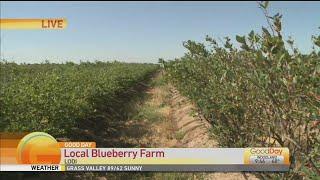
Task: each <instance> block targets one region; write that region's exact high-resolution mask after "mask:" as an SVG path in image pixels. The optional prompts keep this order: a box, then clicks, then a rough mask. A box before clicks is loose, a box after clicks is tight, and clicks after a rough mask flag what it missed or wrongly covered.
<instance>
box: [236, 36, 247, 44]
mask: <svg viewBox="0 0 320 180" xmlns="http://www.w3.org/2000/svg"><path fill="white" fill-rule="evenodd" d="M236 40H237V41H238V42H239V43H246V39H245V37H244V36H238V35H236Z"/></svg>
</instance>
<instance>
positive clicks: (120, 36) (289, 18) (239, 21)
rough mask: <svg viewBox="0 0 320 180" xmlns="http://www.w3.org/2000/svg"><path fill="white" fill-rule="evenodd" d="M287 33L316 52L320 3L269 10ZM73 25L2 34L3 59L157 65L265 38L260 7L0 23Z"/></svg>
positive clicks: (44, 7)
mask: <svg viewBox="0 0 320 180" xmlns="http://www.w3.org/2000/svg"><path fill="white" fill-rule="evenodd" d="M270 7H271V9H272V11H271V14H272V13H275V12H280V13H281V14H283V33H284V35H285V36H293V37H294V40H295V41H296V44H297V46H298V48H299V49H300V50H301V51H302V52H310V51H311V47H312V43H311V35H315V34H319V33H320V31H319V29H318V27H319V26H320V2H271V3H270ZM62 17H64V18H67V20H68V27H67V28H66V29H65V30H62V31H61V30H59V31H58V30H1V33H0V34H1V58H4V59H7V60H9V61H15V62H18V63H20V62H27V63H38V62H43V61H44V60H45V59H48V60H50V61H51V62H65V61H74V62H79V61H80V60H83V61H86V60H88V61H94V60H119V61H126V62H157V61H158V58H165V59H172V58H176V57H180V56H183V54H184V53H185V52H186V50H185V48H184V47H183V46H182V42H183V41H185V40H189V39H190V40H196V41H203V40H204V38H205V36H206V35H210V36H213V37H215V38H218V37H220V38H223V37H224V36H229V37H231V38H232V39H234V38H235V35H237V34H238V35H244V34H247V33H249V32H250V31H251V30H255V31H258V32H260V31H261V26H267V24H266V20H265V18H264V16H263V14H262V12H261V10H260V9H259V8H258V5H257V3H256V2H3V1H1V18H62Z"/></svg>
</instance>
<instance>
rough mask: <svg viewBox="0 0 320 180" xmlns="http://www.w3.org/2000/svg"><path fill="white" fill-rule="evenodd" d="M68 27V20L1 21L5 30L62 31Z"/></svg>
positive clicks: (0, 23) (0, 24) (2, 19)
mask: <svg viewBox="0 0 320 180" xmlns="http://www.w3.org/2000/svg"><path fill="white" fill-rule="evenodd" d="M66 27H67V19H66V18H49V19H22V18H21V19H17V18H14V19H12V18H11V19H8V18H1V19H0V29H4V30H28V29H30V30H32V29H42V30H62V29H65V28H66Z"/></svg>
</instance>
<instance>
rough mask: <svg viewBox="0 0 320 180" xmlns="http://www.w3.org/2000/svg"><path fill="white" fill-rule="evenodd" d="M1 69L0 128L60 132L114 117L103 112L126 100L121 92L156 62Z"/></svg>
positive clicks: (141, 78) (147, 73) (143, 76)
mask: <svg viewBox="0 0 320 180" xmlns="http://www.w3.org/2000/svg"><path fill="white" fill-rule="evenodd" d="M0 68H1V69H0V72H1V74H0V77H1V81H0V82H1V86H0V87H1V88H0V107H1V109H0V131H2V132H3V131H10V132H32V131H43V132H48V133H49V134H51V135H53V136H55V137H62V136H65V135H69V134H72V131H73V129H74V128H76V127H78V126H79V125H80V124H84V125H85V126H89V125H90V124H93V125H95V126H101V125H102V124H101V122H102V121H100V122H99V119H100V120H101V118H103V119H104V120H105V119H108V121H110V123H112V121H117V119H114V117H112V116H110V113H109V114H108V112H112V111H116V110H115V109H116V108H118V107H116V106H117V102H118V101H120V99H124V101H126V99H125V98H126V97H123V94H124V93H125V92H126V91H128V90H129V89H130V88H131V87H133V86H134V85H135V84H137V83H138V82H141V81H144V80H145V79H146V78H148V76H150V74H152V73H153V72H155V70H156V69H157V66H156V65H152V64H130V63H119V62H113V63H102V62H96V63H81V64H79V65H78V64H73V63H67V64H49V63H44V64H32V65H27V64H22V65H17V64H14V63H1V64H0ZM90 121H93V122H90ZM106 125H108V123H106V124H103V126H106ZM73 134H74V133H73Z"/></svg>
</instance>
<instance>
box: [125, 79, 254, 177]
mask: <svg viewBox="0 0 320 180" xmlns="http://www.w3.org/2000/svg"><path fill="white" fill-rule="evenodd" d="M152 84H153V86H152V87H151V88H149V90H147V92H146V93H147V94H148V97H147V98H146V100H145V102H144V103H143V104H142V105H141V110H140V114H139V115H138V116H137V117H138V118H136V119H133V120H130V121H128V122H127V123H126V125H127V126H130V127H135V128H133V129H131V130H132V131H131V135H128V136H126V137H124V138H125V139H126V140H127V141H129V142H130V143H135V144H137V146H138V147H186V148H188V147H189V148H191V147H193V148H197V147H199V148H200V147H219V145H218V143H217V142H216V141H215V140H214V139H212V138H210V135H209V132H208V130H209V128H210V127H211V125H210V124H209V123H208V122H207V121H204V120H201V119H200V118H199V116H197V114H196V111H195V108H194V105H193V104H192V103H190V102H189V101H188V100H187V98H185V97H183V96H181V95H180V94H179V92H178V91H177V90H176V89H175V88H174V87H173V86H172V85H170V84H167V83H165V82H164V80H163V77H162V75H161V74H159V75H158V76H156V77H155V78H154V79H153V83H152ZM141 129H148V131H147V133H145V134H144V135H142V136H141V137H139V138H138V139H137V138H135V136H132V133H136V134H139V132H140V130H141ZM155 177H158V176H155ZM170 177H171V178H172V179H176V178H175V177H177V179H180V176H179V173H176V175H175V176H174V177H172V176H170ZM184 177H185V178H187V179H258V178H256V177H255V176H254V175H253V174H248V173H246V174H244V173H220V172H219V173H218V172H217V173H193V174H192V175H190V173H189V175H187V176H185V175H184ZM159 179H160V177H159ZM161 179H162V178H161Z"/></svg>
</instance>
